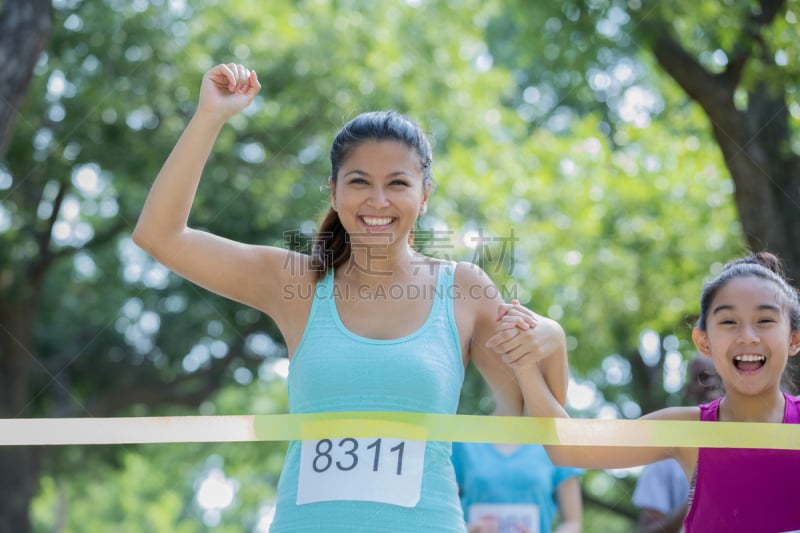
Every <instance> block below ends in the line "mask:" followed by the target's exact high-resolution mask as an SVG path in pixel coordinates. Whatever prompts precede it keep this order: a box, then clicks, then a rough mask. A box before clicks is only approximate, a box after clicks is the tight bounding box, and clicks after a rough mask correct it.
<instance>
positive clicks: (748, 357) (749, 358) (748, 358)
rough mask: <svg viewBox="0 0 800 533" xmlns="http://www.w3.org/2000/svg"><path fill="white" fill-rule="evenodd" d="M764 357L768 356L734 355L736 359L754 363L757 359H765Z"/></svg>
mask: <svg viewBox="0 0 800 533" xmlns="http://www.w3.org/2000/svg"><path fill="white" fill-rule="evenodd" d="M764 359H766V358H765V357H764V356H763V355H737V356H736V357H734V360H736V361H742V362H745V363H754V362H756V361H763V360H764Z"/></svg>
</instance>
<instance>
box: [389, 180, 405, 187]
mask: <svg viewBox="0 0 800 533" xmlns="http://www.w3.org/2000/svg"><path fill="white" fill-rule="evenodd" d="M390 185H400V186H402V187H408V182H407V181H404V180H392V182H391V183H390Z"/></svg>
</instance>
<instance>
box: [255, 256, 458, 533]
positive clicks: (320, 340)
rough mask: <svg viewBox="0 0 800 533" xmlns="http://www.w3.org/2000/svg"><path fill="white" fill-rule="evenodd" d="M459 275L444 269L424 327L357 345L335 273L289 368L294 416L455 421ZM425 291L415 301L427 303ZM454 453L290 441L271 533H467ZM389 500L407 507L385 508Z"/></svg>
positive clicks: (318, 297) (373, 443)
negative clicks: (354, 414)
mask: <svg viewBox="0 0 800 533" xmlns="http://www.w3.org/2000/svg"><path fill="white" fill-rule="evenodd" d="M454 270H455V265H454V264H452V263H440V267H439V272H438V276H437V281H436V286H435V289H433V294H432V295H431V294H430V292H431V288H428V294H427V298H428V299H431V298H432V299H433V303H432V306H431V310H430V314H429V315H428V318H427V320H426V321H425V323H424V324H423V325H422V326H421V327H420V328H419V329H418V330H417V331H415V332H413V333H411V334H409V335H406V336H404V337H401V338H398V339H392V340H376V339H369V338H365V337H361V336H359V335H356V334H354V333H352V332H350V331H349V330H348V329H347V328H346V327H345V326H344V324H343V323H342V321H341V319H340V318H339V314H338V312H337V309H336V300H335V296H336V295H335V293H334V283H333V281H334V280H333V270H329V271H328V272H327V273H326V275H325V276H324V277H323V279H322V280H320V282H319V283H318V284H317V286H316V290H315V293H314V301H313V303H312V305H311V312H310V314H309V319H308V324H307V326H306V329H305V332H304V333H303V337H302V339H301V341H300V344H299V346H298V347H297V350H296V352H295V354H294V357H293V358H292V361H291V363H290V365H289V377H288V388H289V411H290V412H291V413H313V412H323V411H413V412H424V413H442V414H455V413H456V409H457V407H458V400H459V395H460V391H461V386H462V384H463V380H464V365H463V362H462V355H461V346H460V341H459V336H458V330H457V328H456V325H455V319H454V315H453V294H454V292H453V276H454ZM419 289H420V294H419V297H426V294H425V292H424V290H423V288H422V287H419ZM398 290H399V288H398ZM390 295H391V291H389V294H387V295H386V296H387V297H389V296H390ZM398 320H402V317H398ZM421 445H424V448H423V449H420V446H421ZM450 451H451V450H450V443H449V442H424V441H423V442H417V441H411V442H404V441H401V440H399V439H383V438H381V436H380V435H376V436H375V438H370V439H346V438H345V439H338V438H337V439H321V440H319V441H306V442H305V443H303V442H301V441H292V442H291V443H290V444H289V448H288V450H287V453H286V457H285V461H284V465H283V471H282V472H281V477H280V481H279V483H278V495H277V502H276V512H275V518H274V520H273V523H272V526H271V528H270V532H272V533H285V532H301V531H309V532H310V531H314V532H320V531H324V532H331V533H335V532H342V533H345V532H347V533H351V532H358V531H363V532H367V531H369V532H373V533H378V532H387V533H388V532H392V533H401V532H402V533H408V532H423V531H437V532H459V533H463V532H464V531H466V526H465V524H464V519H463V512H462V510H461V505H460V502H459V499H458V486H457V484H456V480H455V474H454V471H453V466H452V463H451V462H450ZM304 453H305V454H306V455H305V456H304V455H303V454H304ZM409 472H416V474H413V473H411V474H410V473H409ZM415 475H416V477H415ZM407 478H408V479H407ZM401 479H403V480H405V481H402V482H401V481H399V480H401ZM415 479H416V482H415V481H414V480H415ZM408 480H410V481H408ZM326 487H327V488H326ZM351 498H352V499H351ZM384 498H388V499H389V500H393V499H395V498H400V499H403V498H406V499H405V501H392V502H390V503H385V502H384V501H383V499H384ZM298 499H300V500H301V502H300V503H298ZM369 500H378V501H369Z"/></svg>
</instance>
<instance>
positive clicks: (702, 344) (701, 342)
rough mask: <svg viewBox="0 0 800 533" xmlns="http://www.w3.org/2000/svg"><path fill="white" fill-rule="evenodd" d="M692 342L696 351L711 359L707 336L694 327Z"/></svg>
mask: <svg viewBox="0 0 800 533" xmlns="http://www.w3.org/2000/svg"><path fill="white" fill-rule="evenodd" d="M692 340H693V341H694V345H695V346H697V351H698V352H700V353H701V354H703V355H704V356H706V357H711V346H709V344H708V335H707V334H706V332H705V331H703V330H702V329H700V328H698V327H695V328H694V329H693V330H692Z"/></svg>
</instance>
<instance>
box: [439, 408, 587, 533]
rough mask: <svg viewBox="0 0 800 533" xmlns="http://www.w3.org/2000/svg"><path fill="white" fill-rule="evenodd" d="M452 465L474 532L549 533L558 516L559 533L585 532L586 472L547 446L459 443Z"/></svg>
mask: <svg viewBox="0 0 800 533" xmlns="http://www.w3.org/2000/svg"><path fill="white" fill-rule="evenodd" d="M495 414H499V413H497V412H495ZM452 461H453V468H454V470H455V473H456V481H457V483H458V488H459V496H460V498H461V506H462V508H463V510H464V518H465V520H466V521H467V528H468V530H469V532H470V533H546V532H550V531H553V524H554V522H555V520H556V517H557V516H558V517H560V520H559V525H558V528H557V529H556V530H555V531H557V532H558V533H577V532H579V531H581V520H582V506H583V502H582V499H581V489H580V483H579V476H580V474H582V473H583V470H581V469H578V468H567V467H560V466H555V465H553V463H552V462H551V461H550V458H549V457H548V456H547V452H545V450H544V447H543V446H541V445H539V444H535V445H534V444H527V445H520V444H492V443H465V442H454V443H453V452H452Z"/></svg>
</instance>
